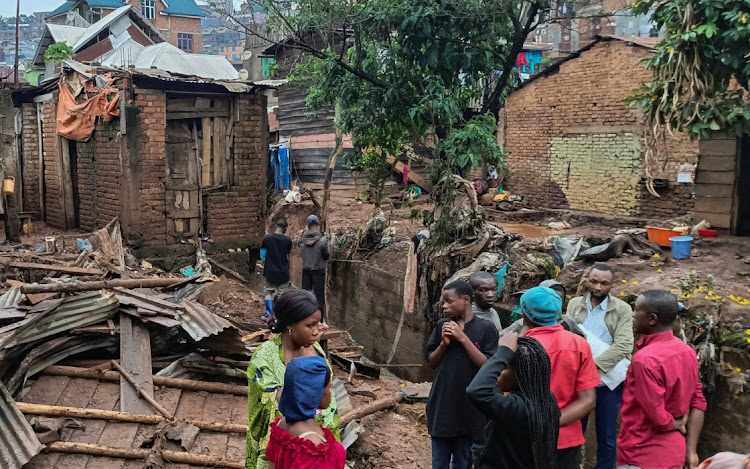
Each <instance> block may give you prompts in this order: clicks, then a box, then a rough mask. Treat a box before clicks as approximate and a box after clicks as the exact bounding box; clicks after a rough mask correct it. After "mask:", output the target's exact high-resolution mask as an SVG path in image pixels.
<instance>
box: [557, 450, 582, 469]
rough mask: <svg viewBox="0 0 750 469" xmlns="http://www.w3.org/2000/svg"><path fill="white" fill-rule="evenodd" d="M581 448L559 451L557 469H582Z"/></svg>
mask: <svg viewBox="0 0 750 469" xmlns="http://www.w3.org/2000/svg"><path fill="white" fill-rule="evenodd" d="M580 468H581V447H580V446H574V447H573V448H565V449H558V450H557V469H580Z"/></svg>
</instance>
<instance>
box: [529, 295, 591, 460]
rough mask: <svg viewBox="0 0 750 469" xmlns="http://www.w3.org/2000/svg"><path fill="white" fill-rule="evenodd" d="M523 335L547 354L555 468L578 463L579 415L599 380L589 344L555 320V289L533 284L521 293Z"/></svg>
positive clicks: (559, 310)
mask: <svg viewBox="0 0 750 469" xmlns="http://www.w3.org/2000/svg"><path fill="white" fill-rule="evenodd" d="M521 311H522V314H523V323H524V328H528V332H526V334H525V335H526V337H533V338H534V339H536V340H538V341H539V342H540V343H541V344H542V347H544V349H545V350H546V351H547V354H549V360H550V364H551V365H552V374H551V377H550V387H551V388H552V392H553V393H554V394H555V397H556V398H557V403H558V404H559V405H560V413H561V415H560V436H559V438H558V440H557V467H558V469H579V468H580V467H581V446H582V445H583V443H584V441H585V440H584V438H583V430H582V427H581V419H582V418H583V417H585V416H587V415H588V414H589V412H591V410H592V409H593V408H594V407H595V406H596V387H597V386H598V385H599V384H600V383H601V380H600V379H599V373H598V372H597V370H596V364H595V363H594V357H593V356H592V354H591V347H590V346H589V344H588V342H586V339H584V338H583V337H580V336H577V335H576V334H573V333H572V332H569V331H566V330H565V329H564V328H563V326H561V325H559V324H558V323H557V320H558V317H559V316H560V314H561V313H562V299H560V295H558V294H557V293H556V292H555V290H553V289H551V288H546V287H534V288H532V289H530V290H529V291H527V292H526V293H524V294H523V296H521Z"/></svg>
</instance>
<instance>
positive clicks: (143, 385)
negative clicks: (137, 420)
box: [112, 313, 161, 414]
mask: <svg viewBox="0 0 750 469" xmlns="http://www.w3.org/2000/svg"><path fill="white" fill-rule="evenodd" d="M120 360H121V362H122V368H121V367H120V364H118V363H115V362H114V361H113V362H112V366H115V368H117V369H118V371H120V410H121V411H122V412H131V413H134V414H150V413H151V408H152V406H153V407H154V408H155V409H157V410H159V411H160V412H161V410H160V409H159V408H158V404H157V405H156V406H154V402H155V401H153V398H154V380H153V378H152V375H151V373H152V370H151V336H150V334H149V332H148V329H146V327H145V326H143V325H142V324H141V323H140V322H139V321H133V318H131V317H130V316H128V315H127V314H122V313H121V314H120ZM128 375H132V376H128Z"/></svg>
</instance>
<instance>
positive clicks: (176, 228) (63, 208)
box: [15, 59, 268, 246]
mask: <svg viewBox="0 0 750 469" xmlns="http://www.w3.org/2000/svg"><path fill="white" fill-rule="evenodd" d="M222 60H223V59H222ZM79 68H80V67H79ZM107 73H108V74H110V75H109V76H112V77H113V78H115V81H114V84H113V86H114V87H115V88H116V89H115V90H113V91H114V92H110V93H108V99H109V104H113V100H114V99H117V97H119V98H120V99H119V101H118V102H117V103H115V105H112V106H111V107H112V108H113V109H112V114H116V113H117V110H119V116H116V117H115V116H111V117H112V120H111V121H110V122H105V121H104V119H102V118H97V119H96V124H95V127H94V130H93V133H92V135H91V136H90V138H88V139H86V140H85V141H76V140H73V139H69V138H66V137H63V136H61V135H59V134H58V131H59V130H60V129H59V128H58V125H59V123H60V120H59V119H60V114H58V106H59V105H60V103H61V102H62V101H60V93H61V88H60V86H68V85H67V84H65V83H76V82H78V83H80V82H85V83H89V84H90V83H93V81H95V80H96V78H97V77H96V76H91V75H86V71H85V70H80V69H79V70H72V69H70V68H68V67H66V69H65V73H64V76H63V83H62V84H61V85H58V83H56V82H52V83H48V84H47V85H45V86H43V87H39V88H36V89H33V91H31V92H29V91H26V92H18V93H16V97H15V100H16V103H17V105H18V106H20V108H21V110H22V117H23V128H22V156H21V158H20V159H21V161H22V171H21V173H22V178H23V182H24V184H23V201H24V210H27V211H36V212H38V213H39V214H40V218H43V219H44V220H45V221H46V223H47V224H49V225H51V226H54V227H58V228H62V229H71V228H80V229H82V230H95V229H98V228H101V227H102V226H104V225H105V224H106V223H107V222H108V221H110V220H111V219H112V218H113V217H115V216H119V217H120V220H121V224H122V229H123V236H124V238H125V239H126V240H127V241H129V242H130V243H131V244H133V245H135V246H160V245H171V244H176V243H179V242H181V241H183V240H187V239H191V238H192V239H194V238H196V237H198V236H211V237H212V238H213V240H214V241H226V242H233V243H237V244H238V245H250V244H255V243H258V242H259V241H260V238H261V237H262V235H263V233H264V226H263V219H264V215H265V214H264V207H265V181H266V168H267V163H266V158H267V154H268V123H267V117H266V97H265V96H264V95H263V93H262V92H261V90H260V88H258V87H255V86H252V85H250V84H246V83H241V82H232V81H218V80H207V79H201V78H197V77H192V78H186V77H180V76H176V75H174V76H173V75H170V74H169V73H167V72H165V71H163V70H150V71H149V70H143V71H140V72H139V71H129V72H123V71H118V70H114V69H113V70H109V71H108V72H107ZM79 101H81V98H79ZM81 140H83V139H81Z"/></svg>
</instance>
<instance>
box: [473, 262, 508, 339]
mask: <svg viewBox="0 0 750 469" xmlns="http://www.w3.org/2000/svg"><path fill="white" fill-rule="evenodd" d="M469 285H471V288H472V290H474V305H473V309H474V316H476V317H478V318H482V319H486V320H488V321H490V322H491V323H492V324H494V325H495V327H496V328H497V330H498V331H501V330H502V329H503V326H502V324H500V316H499V315H498V314H497V311H495V308H493V307H492V306H493V305H494V304H495V300H497V280H495V277H493V276H492V274H491V273H489V272H484V271H482V272H474V273H473V274H471V277H469Z"/></svg>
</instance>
